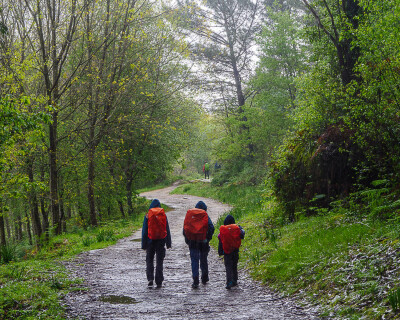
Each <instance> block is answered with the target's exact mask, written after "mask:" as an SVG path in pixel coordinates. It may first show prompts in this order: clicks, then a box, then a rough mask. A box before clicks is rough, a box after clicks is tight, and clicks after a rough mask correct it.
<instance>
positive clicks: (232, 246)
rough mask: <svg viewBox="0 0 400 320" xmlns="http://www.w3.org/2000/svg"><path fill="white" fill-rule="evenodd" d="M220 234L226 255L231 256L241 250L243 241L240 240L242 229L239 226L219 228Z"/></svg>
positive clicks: (229, 225)
mask: <svg viewBox="0 0 400 320" xmlns="http://www.w3.org/2000/svg"><path fill="white" fill-rule="evenodd" d="M219 233H220V239H221V241H222V249H223V250H224V253H226V254H229V253H231V252H233V251H234V250H236V249H239V247H240V245H241V244H242V239H240V228H239V226H238V225H237V224H228V225H227V226H224V225H222V226H221V227H220V228H219Z"/></svg>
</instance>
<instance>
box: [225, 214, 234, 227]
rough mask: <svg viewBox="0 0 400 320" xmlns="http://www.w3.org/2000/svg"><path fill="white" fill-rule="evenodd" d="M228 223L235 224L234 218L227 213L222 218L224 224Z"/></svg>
mask: <svg viewBox="0 0 400 320" xmlns="http://www.w3.org/2000/svg"><path fill="white" fill-rule="evenodd" d="M228 224H235V218H234V217H233V216H231V215H230V214H228V215H227V216H226V218H225V220H224V225H225V226H227V225H228Z"/></svg>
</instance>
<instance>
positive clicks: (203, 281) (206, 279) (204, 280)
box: [201, 277, 209, 284]
mask: <svg viewBox="0 0 400 320" xmlns="http://www.w3.org/2000/svg"><path fill="white" fill-rule="evenodd" d="M208 281H209V279H208V277H206V278H201V283H202V284H206V283H207V282H208Z"/></svg>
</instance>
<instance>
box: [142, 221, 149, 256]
mask: <svg viewBox="0 0 400 320" xmlns="http://www.w3.org/2000/svg"><path fill="white" fill-rule="evenodd" d="M148 239H149V237H148V219H147V215H146V216H145V217H144V219H143V226H142V249H143V250H146V249H147V243H148Z"/></svg>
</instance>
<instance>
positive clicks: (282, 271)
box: [174, 180, 400, 319]
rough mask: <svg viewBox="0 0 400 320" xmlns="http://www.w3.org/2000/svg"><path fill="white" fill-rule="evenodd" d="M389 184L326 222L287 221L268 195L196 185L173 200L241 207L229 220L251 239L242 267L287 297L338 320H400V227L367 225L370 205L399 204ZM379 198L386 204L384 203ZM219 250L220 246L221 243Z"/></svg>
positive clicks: (339, 208) (371, 221) (358, 197)
mask: <svg viewBox="0 0 400 320" xmlns="http://www.w3.org/2000/svg"><path fill="white" fill-rule="evenodd" d="M387 183H388V181H387V180H379V181H375V182H374V183H373V186H374V188H375V189H373V190H374V191H375V193H373V192H371V193H363V192H361V193H359V192H357V193H354V194H351V195H350V196H349V197H347V198H345V199H343V200H340V201H336V202H335V203H332V204H331V206H332V209H331V210H325V211H324V212H323V214H321V215H318V216H312V217H299V220H298V221H297V222H294V223H290V224H288V223H287V221H286V220H285V219H282V216H283V212H282V207H281V205H280V204H279V203H278V202H277V200H276V198H275V197H274V196H273V193H272V192H271V191H269V190H268V189H266V190H263V191H260V190H257V189H255V188H254V187H246V188H243V186H241V185H234V184H230V185H229V186H228V185H225V186H223V187H218V188H217V187H213V186H212V185H210V184H205V183H192V184H190V185H183V186H180V187H179V188H178V189H176V190H175V191H174V192H175V193H180V192H183V190H186V192H187V193H189V194H193V195H198V196H203V197H204V196H209V197H210V196H211V197H213V198H217V199H219V200H221V201H224V202H228V203H230V204H234V205H235V208H234V209H232V210H231V211H230V214H233V215H234V216H235V219H236V221H237V222H238V223H240V224H241V225H242V226H243V228H244V229H245V231H246V237H245V239H244V240H243V242H242V244H243V246H242V247H241V250H240V252H241V254H240V265H241V266H242V267H244V268H246V269H247V270H250V272H251V273H252V275H253V276H254V277H256V278H257V279H259V280H261V281H263V282H264V283H266V284H268V285H269V286H272V287H273V288H274V289H276V290H279V291H280V292H283V293H286V294H296V295H297V296H301V297H303V298H307V299H309V301H311V302H313V303H316V304H318V305H319V306H320V308H321V309H320V310H321V313H322V314H326V315H330V316H332V315H333V317H334V318H335V319H336V318H337V319H342V318H343V319H348V318H349V316H350V317H355V318H362V317H366V318H371V319H374V318H379V317H381V316H382V315H384V314H385V315H389V318H390V317H391V316H393V318H395V315H394V314H391V315H390V313H391V310H390V309H389V308H390V301H388V299H395V298H392V297H391V296H392V295H393V296H395V294H394V293H393V294H392V293H391V292H396V291H395V289H391V290H390V292H389V293H388V288H398V286H399V284H400V282H399V276H400V275H399V270H398V268H397V267H398V263H400V261H399V259H398V257H397V255H396V254H395V252H396V250H397V246H398V243H399V238H400V231H399V230H400V225H399V220H396V219H394V220H391V221H390V222H388V221H387V220H385V219H383V220H382V219H376V217H375V216H370V217H369V218H368V219H366V218H365V217H366V216H368V215H367V214H366V212H369V211H372V210H373V205H372V204H371V205H370V206H369V207H366V205H367V204H368V203H369V202H370V201H372V202H373V203H374V206H377V207H379V206H382V203H384V204H386V205H389V203H390V201H392V202H393V200H394V199H395V198H394V195H390V194H386V193H385V191H387V187H388V185H387ZM261 194H262V195H263V199H264V200H263V201H260V199H261ZM379 198H385V199H383V200H381V202H379V201H378V199H379ZM394 202H395V201H394ZM396 215H398V214H396ZM224 217H225V216H224ZM224 217H221V218H220V219H219V220H218V222H217V223H216V227H218V226H219V225H220V224H221V223H222V221H223V219H224ZM212 244H213V245H217V242H216V239H213V240H212ZM388 295H389V296H390V297H391V298H389V296H388Z"/></svg>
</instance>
